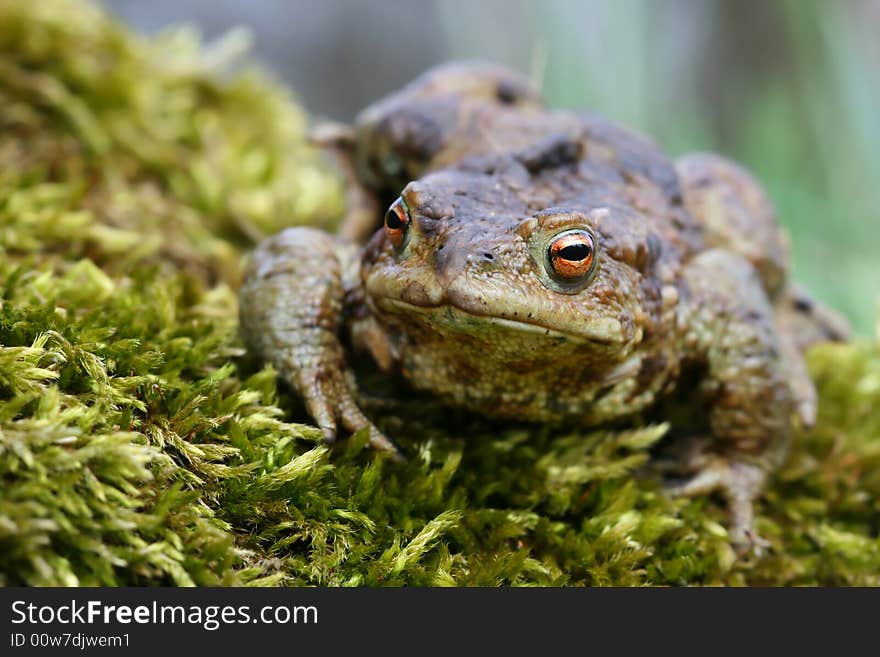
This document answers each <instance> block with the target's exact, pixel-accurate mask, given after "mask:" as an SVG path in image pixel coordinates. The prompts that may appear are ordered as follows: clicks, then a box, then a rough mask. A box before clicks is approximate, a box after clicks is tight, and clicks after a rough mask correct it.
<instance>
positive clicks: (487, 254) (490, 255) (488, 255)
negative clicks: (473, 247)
mask: <svg viewBox="0 0 880 657" xmlns="http://www.w3.org/2000/svg"><path fill="white" fill-rule="evenodd" d="M483 258H485V259H486V260H494V259H495V256H494V255H492V254H491V253H484V254H483Z"/></svg>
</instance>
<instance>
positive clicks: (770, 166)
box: [439, 0, 880, 335]
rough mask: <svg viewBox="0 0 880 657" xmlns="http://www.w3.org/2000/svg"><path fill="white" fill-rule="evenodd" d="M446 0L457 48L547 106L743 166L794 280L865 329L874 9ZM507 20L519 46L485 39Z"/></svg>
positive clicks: (874, 225)
mask: <svg viewBox="0 0 880 657" xmlns="http://www.w3.org/2000/svg"><path fill="white" fill-rule="evenodd" d="M502 5H503V6H502ZM439 6H440V7H441V8H446V10H447V11H446V12H445V13H444V17H445V22H444V24H445V27H446V31H447V38H448V40H449V42H450V44H451V49H452V52H453V54H455V55H456V56H464V57H474V56H486V55H487V54H489V55H490V56H491V55H492V54H497V56H498V57H500V58H501V59H502V60H505V61H515V62H516V63H517V64H519V65H520V66H525V67H527V68H528V67H531V69H532V70H533V72H534V74H535V77H537V78H538V79H539V80H541V81H542V86H543V88H544V91H545V94H546V97H547V99H548V101H549V103H550V104H551V105H554V106H560V107H563V106H564V107H591V108H594V109H596V110H597V111H599V112H601V113H603V114H605V115H606V116H608V117H609V118H613V119H615V120H617V121H620V122H623V123H625V124H628V125H630V126H632V127H635V128H638V129H639V130H641V131H643V132H644V133H646V134H648V135H650V136H652V137H653V138H655V139H656V140H657V141H658V142H659V143H660V144H662V145H663V146H664V147H665V148H667V149H668V150H669V151H670V152H671V153H673V154H680V153H684V152H686V151H690V150H714V151H718V152H721V153H724V154H726V155H728V156H731V157H733V158H734V159H736V160H738V161H740V162H743V163H744V164H746V165H747V166H748V167H749V168H751V169H752V170H753V171H754V172H755V173H756V174H757V175H758V177H759V179H760V180H761V181H762V182H763V183H764V184H765V185H766V186H767V188H768V190H769V191H770V194H771V196H772V198H773V199H774V201H775V203H776V205H777V208H778V210H779V217H780V220H781V222H782V223H783V224H785V225H786V226H787V227H788V229H789V231H790V234H791V236H792V247H793V248H792V251H793V258H794V267H795V274H796V278H797V279H798V280H799V281H801V282H802V283H803V284H805V286H806V287H808V288H809V289H810V290H811V291H813V292H814V293H815V294H816V295H817V296H818V297H820V298H821V299H823V300H825V301H826V302H828V303H830V304H831V305H832V306H834V307H836V308H838V309H839V310H841V311H843V312H844V313H846V314H847V315H848V316H849V318H850V319H851V321H852V322H853V324H854V326H855V327H856V329H857V330H858V331H859V332H861V333H862V334H863V335H867V334H870V332H871V330H872V327H873V325H874V321H875V318H876V316H877V308H878V302H880V293H878V285H880V257H878V255H877V254H878V253H880V185H878V184H877V180H880V40H878V39H877V35H878V34H880V3H878V2H876V1H874V0H852V1H850V2H824V1H822V0H788V1H787V2H773V3H768V2H763V1H762V0H715V1H705V2H695V1H693V0H670V1H668V2H651V1H650V0H621V1H620V2H613V3H611V2H569V1H565V0H557V1H550V2H542V3H537V2H530V1H529V0H519V1H518V2H516V1H515V2H512V3H498V2H488V3H473V5H471V6H468V7H464V6H463V5H462V4H461V3H443V2H441V3H439ZM502 11H503V13H504V15H505V16H506V20H508V21H510V22H511V23H512V25H516V24H517V22H516V19H515V17H516V16H518V15H519V16H520V17H521V18H520V27H519V32H518V33H517V34H518V36H519V37H520V38H519V39H511V38H510V35H509V33H508V31H506V30H499V31H497V32H496V33H493V32H491V31H486V30H485V29H484V26H485V25H487V24H492V23H493V22H495V21H497V20H498V18H497V17H498V14H499V12H502ZM523 25H524V27H523ZM512 29H516V28H515V27H514V28H512ZM524 60H525V61H524Z"/></svg>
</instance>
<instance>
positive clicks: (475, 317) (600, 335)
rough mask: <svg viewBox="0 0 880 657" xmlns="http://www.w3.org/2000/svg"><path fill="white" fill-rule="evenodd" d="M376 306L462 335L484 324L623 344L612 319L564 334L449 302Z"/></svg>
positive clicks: (389, 302) (387, 300)
mask: <svg viewBox="0 0 880 657" xmlns="http://www.w3.org/2000/svg"><path fill="white" fill-rule="evenodd" d="M377 305H378V306H379V308H380V309H382V310H386V311H388V312H391V313H394V314H397V315H405V316H419V317H424V318H425V320H426V322H430V323H432V324H436V325H439V326H447V327H451V328H454V329H456V330H459V331H462V332H470V331H471V330H477V329H478V328H479V327H480V326H485V324H492V325H493V326H497V327H499V328H504V329H508V330H511V331H516V332H518V333H527V334H532V335H536V336H542V337H545V338H553V339H564V340H567V341H575V342H597V343H600V344H616V343H620V342H624V341H625V337H624V335H623V330H622V327H621V325H620V322H619V321H617V320H616V319H614V318H611V317H603V318H598V319H596V320H593V321H587V320H584V322H583V325H582V326H579V327H578V330H577V331H563V330H560V329H558V328H554V327H550V326H545V325H544V324H540V323H538V322H527V321H523V320H521V319H510V318H508V317H498V316H497V315H490V314H488V313H487V314H481V313H477V312H474V311H473V310H465V309H463V308H460V307H459V306H455V305H452V304H449V303H446V304H440V305H435V306H430V305H425V306H420V305H417V304H413V303H408V302H406V301H401V300H400V299H393V298H390V297H384V298H380V299H378V300H377Z"/></svg>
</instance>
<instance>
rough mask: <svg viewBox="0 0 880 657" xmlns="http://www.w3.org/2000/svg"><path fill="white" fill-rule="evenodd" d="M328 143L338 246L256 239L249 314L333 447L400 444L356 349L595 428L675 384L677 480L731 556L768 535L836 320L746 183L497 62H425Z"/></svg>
mask: <svg viewBox="0 0 880 657" xmlns="http://www.w3.org/2000/svg"><path fill="white" fill-rule="evenodd" d="M319 139H320V140H321V141H322V142H323V143H325V144H326V145H331V146H332V147H333V148H335V149H336V151H337V152H338V153H340V155H341V156H342V158H343V161H344V163H345V166H346V167H347V171H348V172H349V175H350V177H351V181H350V190H351V192H350V199H351V201H352V203H351V205H350V209H349V213H348V215H347V217H346V219H345V220H344V221H343V224H342V227H341V229H340V231H339V233H338V234H330V233H327V232H323V231H321V230H317V229H315V228H309V227H296V228H290V229H288V230H286V231H284V232H282V233H280V234H279V235H277V236H275V237H272V238H270V239H268V240H266V241H265V242H264V243H262V244H261V245H260V246H259V247H258V248H257V249H256V251H255V253H254V254H253V257H252V258H251V262H250V265H249V268H248V271H247V274H246V279H245V282H244V284H243V286H242V288H241V291H240V308H241V326H242V331H243V334H244V336H245V339H246V342H247V344H248V345H249V347H250V348H251V349H252V350H253V351H254V352H255V353H257V354H258V355H259V356H260V357H261V358H262V359H264V360H265V361H267V362H270V363H272V364H273V365H274V367H275V368H276V369H277V370H278V372H279V373H280V375H281V377H282V378H283V379H284V380H286V381H287V382H289V383H290V384H291V385H292V387H293V388H294V389H295V390H296V391H297V392H298V394H299V395H300V396H301V397H302V399H303V401H304V402H305V406H306V408H307V410H308V412H309V414H310V415H311V417H312V418H313V419H314V421H315V422H316V423H317V424H318V426H319V427H320V428H321V429H322V430H323V433H324V436H325V437H326V439H327V440H328V441H333V440H334V439H335V437H336V435H337V432H338V431H339V430H340V428H342V429H345V430H347V431H350V432H354V431H358V430H361V429H366V430H367V431H368V432H369V436H370V442H371V443H372V445H373V446H375V447H376V448H378V449H382V450H388V451H392V452H394V451H396V448H395V447H394V445H393V443H392V442H391V441H390V440H389V439H388V438H387V437H386V436H385V435H383V433H382V432H381V431H379V430H378V429H377V428H376V426H375V425H374V424H373V423H372V422H371V420H370V419H369V418H368V417H367V416H366V415H365V414H364V413H363V412H362V411H361V408H360V407H359V405H358V401H357V399H358V395H357V387H356V381H355V377H354V375H353V373H352V370H351V368H350V366H349V364H348V358H347V353H346V349H347V348H348V346H351V348H353V349H357V350H362V351H364V352H366V353H368V354H369V355H370V356H371V357H372V359H373V360H374V361H375V363H376V364H377V366H378V367H379V368H381V370H382V371H385V372H388V373H392V372H397V373H402V375H403V376H404V377H405V379H406V380H407V381H408V382H409V384H411V385H412V386H413V387H415V388H418V389H420V390H424V391H429V392H430V393H432V394H434V395H436V396H438V397H440V398H441V399H443V400H445V402H447V403H448V404H450V405H455V406H460V407H465V408H468V409H471V410H472V411H473V412H474V413H478V414H482V415H485V416H489V417H497V418H508V419H513V420H523V421H532V422H537V423H552V424H558V423H569V424H577V425H579V426H582V427H591V426H595V425H600V424H603V423H609V422H617V421H619V420H626V419H627V418H637V417H640V416H641V414H643V413H645V412H646V411H649V410H650V409H654V408H663V403H664V400H666V399H669V398H670V397H671V396H673V395H679V396H680V395H682V394H683V393H684V394H685V395H686V396H687V397H690V398H692V399H693V404H692V406H691V408H692V409H693V412H694V413H695V414H697V415H699V416H700V418H701V419H702V421H703V424H702V427H703V428H702V429H701V430H699V431H698V432H697V433H696V434H695V435H694V436H693V439H692V440H690V441H687V442H686V444H688V445H689V447H688V449H686V450H683V451H682V452H681V453H680V455H679V456H678V457H677V459H678V463H677V466H678V467H679V469H680V470H681V471H682V472H685V473H687V476H686V477H685V478H683V479H679V480H677V483H675V484H671V485H670V486H669V487H670V489H671V491H672V492H674V493H678V494H684V495H700V494H706V493H709V492H711V491H719V492H720V493H722V494H723V496H724V497H725V499H726V501H727V503H728V507H729V511H730V517H731V520H730V534H731V540H732V541H733V543H734V544H736V545H737V546H738V547H743V546H745V547H748V546H752V545H755V544H756V542H757V541H758V539H757V537H756V534H755V532H754V528H753V516H754V514H753V504H754V501H755V499H756V498H757V497H758V496H759V495H760V493H761V490H762V487H763V486H764V485H765V481H766V479H767V477H768V475H770V474H771V473H772V472H773V470H774V469H775V468H777V467H778V466H779V465H780V463H781V462H782V460H783V459H784V457H785V455H786V450H787V447H788V443H789V439H790V436H791V433H792V429H793V425H794V423H795V422H798V423H800V424H801V425H804V426H807V427H808V426H810V425H811V424H812V423H813V422H814V420H815V414H816V393H815V389H814V387H813V384H812V382H811V380H810V378H809V376H808V374H807V371H806V367H805V364H804V360H803V355H802V354H803V350H804V349H805V348H806V347H807V346H808V345H809V344H810V343H812V342H814V341H816V340H818V339H826V338H840V337H842V336H843V334H844V333H845V327H844V326H843V324H842V322H841V321H840V320H839V319H838V318H837V317H836V316H835V315H834V314H833V313H832V312H830V311H826V310H824V309H822V308H821V307H820V306H818V305H817V304H815V303H814V302H813V301H812V300H810V299H809V298H808V297H807V296H806V295H805V294H804V293H803V292H801V291H799V290H797V289H796V288H794V287H793V286H792V285H791V284H790V282H789V281H788V278H787V269H788V260H787V259H788V256H787V246H786V240H785V237H784V234H783V232H782V231H781V229H780V227H779V225H778V224H777V222H776V219H775V214H774V209H773V206H772V204H771V202H770V201H769V200H768V198H767V195H766V193H765V191H764V190H763V189H762V187H761V185H760V184H759V183H758V182H757V181H756V180H755V179H754V178H753V177H752V176H751V175H750V174H749V173H748V172H747V171H746V170H745V169H743V168H742V167H740V166H739V165H737V164H735V163H734V162H732V161H730V160H728V159H726V158H724V157H721V156H719V155H712V154H705V153H697V154H688V155H684V156H683V157H680V158H678V159H677V160H674V161H673V160H670V159H669V158H667V157H666V156H665V155H664V154H663V153H662V152H661V151H660V149H659V148H658V147H657V146H655V145H654V144H653V143H652V142H651V141H650V140H648V139H646V138H644V137H642V136H639V135H637V134H635V133H633V132H630V131H629V130H627V129H625V128H622V127H620V126H618V125H616V124H614V123H612V122H610V121H607V120H604V119H602V118H601V117H598V116H595V115H593V114H590V113H586V112H575V111H567V110H550V109H547V108H546V107H545V106H544V105H543V104H542V102H541V100H540V98H539V96H538V94H537V92H536V91H535V89H534V88H533V87H532V86H531V85H530V83H529V82H528V81H527V80H526V79H525V78H523V77H521V76H519V75H517V74H515V73H513V72H510V71H508V70H505V69H503V68H500V67H498V66H494V65H489V64H448V65H444V66H441V67H438V68H436V69H433V70H431V71H429V72H427V73H426V74H424V75H422V76H421V77H419V78H418V79H416V80H415V81H414V82H412V83H411V84H409V85H408V86H406V87H404V88H403V89H402V90H400V91H398V92H396V93H394V94H392V95H391V96H389V97H388V98H386V99H384V100H381V101H380V102H378V103H376V104H375V105H373V106H371V107H369V108H367V109H366V110H365V111H364V112H362V113H361V115H360V116H359V117H358V118H357V119H356V122H355V125H354V126H353V128H350V129H349V128H340V127H336V128H333V129H329V130H324V132H323V134H322V135H320V136H319ZM379 207H382V208H383V210H385V211H383V212H379V211H377V208H379ZM386 208H387V210H386ZM680 384H681V385H680ZM685 385H686V389H685V390H682V386H685Z"/></svg>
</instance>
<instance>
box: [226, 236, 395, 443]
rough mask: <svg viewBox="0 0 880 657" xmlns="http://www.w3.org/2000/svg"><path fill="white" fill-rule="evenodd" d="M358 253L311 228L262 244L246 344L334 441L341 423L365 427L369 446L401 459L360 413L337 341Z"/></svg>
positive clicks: (250, 275)
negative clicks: (270, 366)
mask: <svg viewBox="0 0 880 657" xmlns="http://www.w3.org/2000/svg"><path fill="white" fill-rule="evenodd" d="M357 254H358V248H357V247H356V246H355V245H354V244H352V243H351V242H349V241H347V240H343V239H340V238H337V237H334V236H332V235H328V234H327V233H323V232H321V231H319V230H315V229H312V228H290V229H288V230H286V231H284V232H283V233H280V234H279V235H276V236H275V237H273V238H271V239H269V240H266V241H265V242H264V243H263V244H261V245H260V246H259V247H258V248H257V250H256V251H255V253H254V256H253V258H252V259H251V264H250V266H249V268H248V271H247V274H246V276H245V282H244V284H243V285H242V288H241V291H240V293H239V308H240V316H241V326H242V333H243V335H244V337H245V340H246V342H247V343H248V346H249V347H250V348H251V349H252V350H253V351H255V352H256V353H257V354H258V355H259V356H260V357H261V358H262V359H263V360H265V361H268V362H271V363H272V364H273V366H274V367H275V369H277V370H278V373H279V375H280V376H281V378H283V379H284V380H286V381H287V382H288V383H290V384H291V385H292V386H293V387H294V388H295V389H296V391H297V392H298V393H299V395H300V397H301V398H302V400H303V402H304V403H305V405H306V409H307V410H308V412H309V414H310V415H311V416H312V418H313V419H314V420H315V422H316V423H317V425H318V426H319V427H320V428H321V431H322V432H323V433H324V438H325V439H326V440H327V442H333V441H334V440H335V438H336V431H337V427H338V426H339V425H342V426H343V427H344V428H345V429H347V430H349V431H352V432H355V431H359V430H361V429H364V428H366V429H367V431H368V432H369V437H370V444H371V445H372V446H373V447H374V448H376V449H380V450H383V451H386V452H391V453H393V454H395V455H397V454H398V451H397V448H396V447H395V446H394V444H393V443H392V442H391V441H390V440H388V438H386V437H385V436H384V435H383V434H382V432H381V431H379V430H378V429H377V428H376V427H375V426H374V425H373V423H372V422H370V421H369V420H368V419H367V418H366V416H364V414H363V413H362V412H361V410H360V408H359V407H358V404H357V402H356V401H355V394H356V393H355V390H356V387H355V380H354V375H353V373H352V371H351V369H350V368H349V366H348V363H347V362H346V358H345V351H344V349H343V348H342V345H341V344H340V341H339V337H338V334H339V329H340V326H341V324H342V318H343V315H344V314H345V311H346V310H351V309H347V308H346V307H345V304H346V298H357V296H358V295H357V294H355V292H356V286H357V284H358V283H357V281H358V277H357V269H356V266H355V265H356V263H357Z"/></svg>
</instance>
